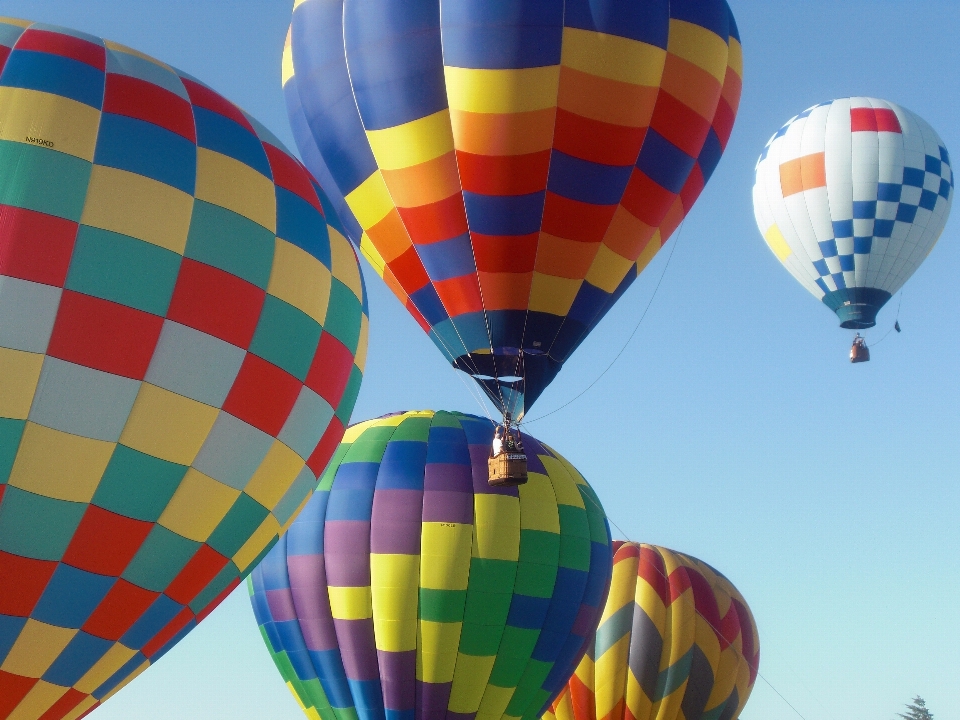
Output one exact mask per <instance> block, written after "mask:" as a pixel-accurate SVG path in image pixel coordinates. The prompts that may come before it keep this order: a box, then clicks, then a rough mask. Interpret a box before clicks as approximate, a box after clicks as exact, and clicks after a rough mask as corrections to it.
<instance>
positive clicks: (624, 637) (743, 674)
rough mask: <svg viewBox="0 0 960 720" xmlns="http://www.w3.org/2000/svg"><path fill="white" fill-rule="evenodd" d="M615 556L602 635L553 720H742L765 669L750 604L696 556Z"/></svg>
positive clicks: (659, 551) (624, 549)
mask: <svg viewBox="0 0 960 720" xmlns="http://www.w3.org/2000/svg"><path fill="white" fill-rule="evenodd" d="M614 548H615V555H614V558H613V579H612V580H611V583H610V593H609V595H608V597H607V603H606V606H605V607H604V609H603V617H601V619H600V625H599V627H598V628H597V632H596V636H595V638H594V639H593V641H592V642H591V644H590V647H589V649H588V650H587V654H586V656H585V657H584V658H583V660H582V661H581V662H580V665H579V667H578V668H577V670H576V672H575V673H574V675H573V677H571V678H570V682H569V683H568V684H567V686H566V687H565V688H564V690H563V692H562V693H561V694H560V696H559V697H558V698H557V699H556V700H555V701H554V702H553V703H552V705H551V707H550V710H549V711H547V712H546V713H544V715H543V720H735V719H736V718H737V717H739V715H740V713H741V712H742V710H743V707H744V705H745V704H746V702H747V699H748V698H749V697H750V691H751V690H752V689H753V684H754V681H755V680H756V678H757V669H758V667H759V664H760V644H759V637H758V636H757V627H756V625H755V623H754V621H753V616H752V615H751V613H750V609H749V608H748V607H747V603H746V601H745V600H744V599H743V597H742V596H741V595H740V593H739V592H738V591H737V589H736V588H735V587H734V586H733V585H732V584H731V583H730V581H729V580H727V579H726V578H725V577H724V576H723V575H721V574H720V573H718V572H717V571H716V570H714V569H713V568H711V567H710V566H709V565H707V564H706V563H704V562H701V561H700V560H697V559H696V558H692V557H690V556H689V555H683V554H681V553H677V552H673V551H671V550H667V549H665V548H661V547H657V546H655V545H646V544H638V543H624V542H620V541H618V542H615V543H614Z"/></svg>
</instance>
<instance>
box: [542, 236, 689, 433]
mask: <svg viewBox="0 0 960 720" xmlns="http://www.w3.org/2000/svg"><path fill="white" fill-rule="evenodd" d="M682 234H683V222H681V223H680V229H679V230H677V238H676V240H674V241H673V247H671V248H670V254H669V255H668V256H667V262H666V264H665V265H664V266H663V272H661V273H660V279H659V280H657V285H656V287H655V288H654V289H653V295H651V296H650V299H649V300H648V301H647V306H646V307H645V308H644V309H643V314H641V315H640V319H639V320H637V324H636V325H635V326H634V328H633V332H631V333H630V337H628V338H627V341H626V342H625V343H624V344H623V347H622V348H620V352H618V353H617V355H616V357H614V358H613V360H611V361H610V364H609V365H607V367H606V368H605V369H604V371H603V372H602V373H600V374H599V375H598V376H597V377H596V379H595V380H594V381H593V382H592V383H590V384H589V385H587V387H585V388H584V389H583V390H581V391H580V393H579V394H577V395H575V396H573V397H572V398H570V400H568V401H567V402H565V403H564V404H563V405H561V406H560V407H558V408H556V409H554V410H551V411H550V412H548V413H545V414H543V415H540V416H539V417H535V418H534V419H533V420H524V421H523V422H524V424H525V425H530V424H531V423H535V422H537V421H539V420H543V419H544V418H545V417H549V416H551V415H553V414H554V413H557V412H560V411H561V410H563V409H564V408H565V407H567V406H568V405H571V404H573V403H574V402H575V401H577V400H579V399H580V398H581V397H582V396H583V395H585V394H586V393H587V392H588V391H589V390H590V389H591V388H593V386H594V385H596V384H597V383H598V382H600V379H601V378H602V377H603V376H604V375H606V374H607V373H608V372H609V371H610V368H612V367H613V366H614V364H616V362H617V360H619V359H620V356H621V355H623V353H624V351H625V350H626V349H627V346H628V345H629V344H630V341H631V340H633V336H634V335H636V334H637V331H638V330H639V329H640V324H641V323H642V322H643V319H644V318H645V317H647V312H648V311H649V310H650V306H651V305H652V304H653V301H654V299H655V298H656V297H657V292H658V291H659V290H660V284H661V283H662V282H663V278H664V277H665V276H666V274H667V268H669V267H670V261H671V260H673V254H674V253H675V252H676V250H677V246H678V245H679V244H680V237H681V235H682Z"/></svg>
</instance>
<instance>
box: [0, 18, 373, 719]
mask: <svg viewBox="0 0 960 720" xmlns="http://www.w3.org/2000/svg"><path fill="white" fill-rule="evenodd" d="M324 202H326V201H325V198H324V196H323V193H322V191H321V190H320V188H319V186H317V185H316V183H315V182H314V181H313V180H312V179H311V177H310V175H309V173H308V172H307V171H306V170H305V169H304V168H303V167H302V166H301V165H300V164H299V163H298V162H297V161H296V160H295V159H294V158H293V157H292V156H291V155H290V154H289V153H288V152H287V151H286V150H285V149H284V148H283V146H282V145H281V144H280V142H279V141H278V140H277V139H276V138H275V137H274V136H273V135H271V134H270V133H269V132H268V131H267V130H265V129H264V128H263V127H262V126H261V125H260V124H258V123H257V122H256V121H255V120H253V119H252V118H251V117H249V116H248V115H246V114H245V113H244V112H242V111H241V110H240V109H239V108H237V107H236V106H235V105H233V104H231V103H230V102H228V101H227V100H225V99H224V98H223V97H221V96H220V95H218V94H217V93H216V92H214V91H213V90H211V89H210V88H209V87H207V86H205V85H203V84H202V83H201V82H199V81H197V80H195V79H193V78H191V77H189V76H188V75H185V74H184V73H180V72H178V71H176V70H174V69H173V68H171V67H169V66H167V65H165V64H163V63H162V62H159V61H157V60H154V59H152V58H150V57H147V56H146V55H144V54H142V53H139V52H137V51H135V50H131V49H129V48H125V47H123V46H120V45H117V44H116V43H112V42H109V41H105V40H101V39H100V38H96V37H91V36H89V35H85V34H82V33H78V32H74V31H72V30H67V29H64V28H57V27H52V26H49V25H41V24H30V23H28V22H24V21H20V20H10V19H4V20H0V717H4V718H5V717H16V718H39V717H41V716H42V717H43V718H44V719H45V720H54V719H56V718H76V717H79V716H80V715H82V714H84V713H86V712H88V711H89V710H90V709H92V708H94V707H96V706H97V705H98V704H99V703H100V702H102V701H103V700H105V699H106V698H107V697H109V696H110V695H111V694H112V693H114V692H116V691H117V690H118V689H119V688H120V687H122V686H123V685H124V684H125V683H127V682H128V681H129V680H131V679H132V678H133V677H135V676H136V675H137V674H138V673H140V672H141V671H143V670H144V669H145V668H146V667H147V666H149V665H150V664H151V663H153V662H155V661H156V660H157V659H158V658H159V657H160V656H162V655H163V654H164V653H165V652H166V651H167V650H168V649H169V648H170V647H171V646H172V645H173V644H175V643H176V642H177V641H178V640H179V639H180V638H182V637H183V636H184V635H185V634H186V633H187V632H189V631H190V629H191V628H192V627H193V626H194V625H196V623H197V622H199V621H200V620H201V619H202V618H203V617H205V616H206V615H207V613H209V612H210V611H211V610H212V609H213V608H214V607H215V606H216V605H217V604H218V603H219V602H220V601H221V600H222V599H223V598H224V597H225V596H226V594H227V593H229V592H230V590H231V589H232V588H233V587H235V586H236V585H237V584H238V583H239V581H240V579H241V578H242V577H244V576H245V575H246V574H247V573H248V572H249V571H250V569H251V568H252V567H253V566H254V565H255V564H256V562H257V560H258V559H259V558H260V557H261V556H262V555H263V554H264V553H265V552H266V550H267V549H268V548H269V547H270V546H271V545H272V544H273V543H274V542H275V541H276V539H277V536H278V535H279V534H280V533H282V532H283V531H284V529H285V527H286V526H287V525H288V524H289V523H290V521H291V518H292V517H293V516H294V514H295V512H296V511H297V510H298V508H299V507H301V506H302V505H303V503H304V502H305V500H306V499H307V497H308V496H309V495H310V493H311V492H312V491H313V488H314V487H315V486H316V483H317V478H318V476H319V475H320V473H321V472H322V471H323V468H324V467H325V466H326V464H327V461H328V460H329V458H330V457H331V455H332V453H333V451H334V450H335V449H336V447H337V444H338V443H339V441H340V439H341V438H342V436H343V432H344V428H345V427H346V425H347V424H348V421H349V417H350V413H351V411H352V409H353V406H354V403H355V401H356V396H357V391H358V387H359V383H360V380H361V372H362V368H363V365H364V355H365V352H366V334H367V320H366V310H365V296H364V288H363V284H362V280H361V276H360V268H359V263H358V260H357V257H356V255H355V254H354V252H353V249H352V247H351V246H350V244H349V242H348V241H347V240H346V239H344V237H343V236H342V234H341V233H340V232H338V231H337V230H336V227H337V226H338V225H339V223H338V222H337V221H336V220H335V219H334V217H333V216H332V215H330V214H328V215H327V217H324V214H323V212H322V203H324Z"/></svg>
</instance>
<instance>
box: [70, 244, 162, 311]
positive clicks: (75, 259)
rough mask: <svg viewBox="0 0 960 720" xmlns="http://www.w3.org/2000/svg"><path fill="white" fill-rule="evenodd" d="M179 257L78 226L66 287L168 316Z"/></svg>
mask: <svg viewBox="0 0 960 720" xmlns="http://www.w3.org/2000/svg"><path fill="white" fill-rule="evenodd" d="M179 272H180V256H179V255H178V254H177V253H175V252H171V251H170V250H167V249H166V248H162V247H159V246H157V245H154V244H152V243H148V242H143V241H142V240H137V239H136V238H132V237H129V236H128V235H122V234H120V233H115V232H110V231H109V230H101V229H99V228H94V227H88V226H86V225H81V226H80V231H79V232H78V233H77V241H76V245H75V246H74V250H73V255H72V256H71V258H70V270H69V272H68V274H67V281H66V284H65V285H64V287H66V288H67V289H68V290H75V291H77V292H81V293H84V294H85V295H91V296H93V297H98V298H102V299H104V300H110V301H111V302H115V303H118V304H120V305H126V306H127V307H132V308H136V309H137V310H142V311H143V312H148V313H152V314H154V315H161V316H163V315H166V313H167V308H168V307H169V306H170V298H172V297H173V288H174V286H175V285H176V284H177V275H178V274H179Z"/></svg>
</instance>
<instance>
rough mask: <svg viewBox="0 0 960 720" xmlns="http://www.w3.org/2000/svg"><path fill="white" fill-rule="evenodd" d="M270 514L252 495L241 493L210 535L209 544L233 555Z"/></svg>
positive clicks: (222, 552) (226, 555) (230, 555)
mask: <svg viewBox="0 0 960 720" xmlns="http://www.w3.org/2000/svg"><path fill="white" fill-rule="evenodd" d="M269 514H270V511H269V510H267V509H266V508H265V507H264V506H263V505H261V504H260V503H258V502H257V501H256V500H254V499H253V498H252V497H250V496H249V495H247V494H246V493H240V497H238V498H237V500H236V502H234V503H233V507H232V508H230V510H229V511H228V512H227V514H226V516H225V517H224V518H223V520H221V521H220V524H219V525H217V527H216V529H215V530H214V531H213V534H212V535H210V537H209V539H208V540H207V545H209V546H210V547H212V548H213V549H214V550H216V551H217V552H218V553H220V554H221V555H223V556H224V557H228V558H229V557H233V556H234V555H236V554H237V552H238V551H239V550H240V548H242V547H243V545H244V543H246V542H247V540H249V539H250V536H251V535H253V532H254V531H255V530H256V529H257V528H258V527H260V524H261V523H262V522H263V521H264V519H265V518H266V517H267V515H269Z"/></svg>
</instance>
